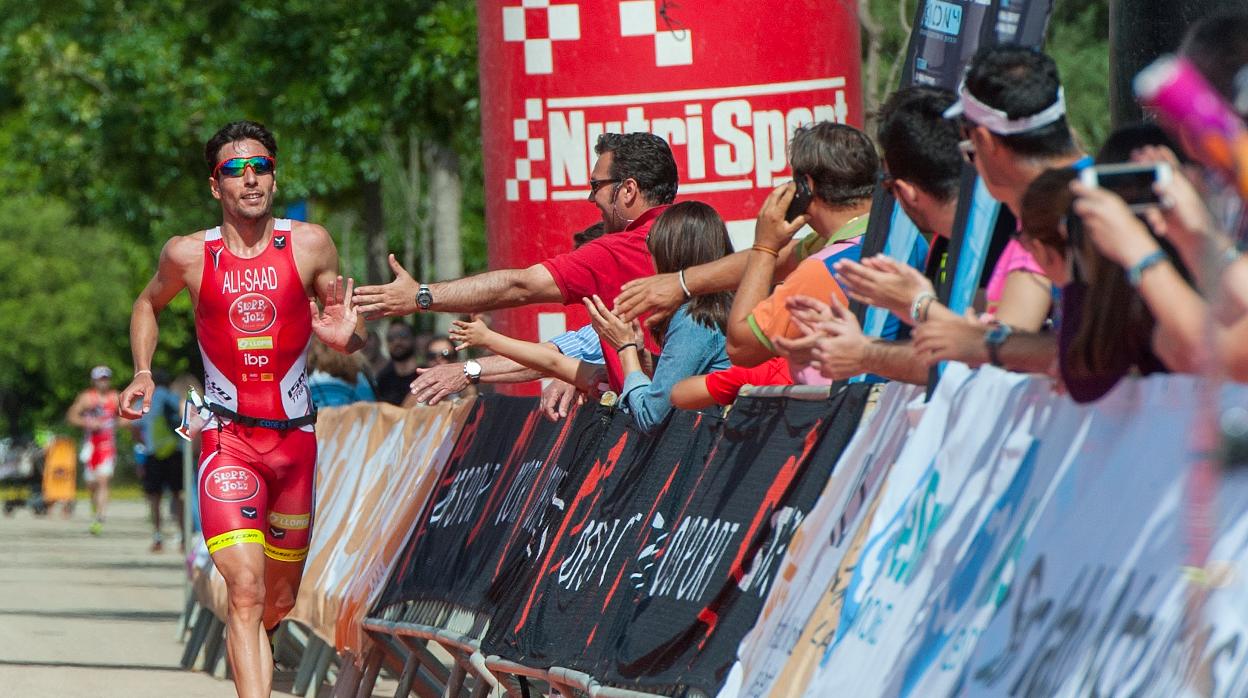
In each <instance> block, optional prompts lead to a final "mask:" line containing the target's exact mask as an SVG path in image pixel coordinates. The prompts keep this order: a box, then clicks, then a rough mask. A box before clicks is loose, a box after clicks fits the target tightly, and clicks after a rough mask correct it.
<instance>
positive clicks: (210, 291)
mask: <svg viewBox="0 0 1248 698" xmlns="http://www.w3.org/2000/svg"><path fill="white" fill-rule="evenodd" d="M204 156H205V159H206V164H207V168H208V171H209V173H210V176H209V179H208V186H209V190H210V191H211V192H212V196H213V198H215V199H217V200H218V201H220V202H221V215H222V221H221V225H219V226H217V227H214V228H212V229H210V230H201V231H199V232H195V233H192V234H190V235H185V236H179V237H174V238H172V239H170V240H169V241H168V242H167V243H166V244H165V248H164V250H162V251H161V254H160V261H159V265H158V267H157V270H156V274H155V276H154V277H153V278H152V280H151V281H150V282H148V284H147V287H146V288H144V289H143V292H142V293H140V294H139V298H138V300H136V301H135V303H134V311H133V313H132V314H131V317H130V340H131V353H132V355H133V357H134V368H135V371H134V376H135V377H134V380H133V381H131V383H130V385H129V386H127V387H126V389H125V391H123V392H122V395H121V400H120V410H121V414H122V416H123V417H127V418H130V419H135V418H138V417H139V416H141V415H142V414H143V413H146V412H147V411H148V410H149V409H151V404H152V396H153V394H154V392H155V385H154V384H153V381H152V370H151V366H152V354H153V353H154V352H155V350H156V336H157V317H158V316H159V314H160V311H161V310H162V309H164V307H165V306H166V305H168V304H169V302H170V301H171V300H173V298H174V297H175V296H177V295H178V293H180V292H181V291H182V289H184V288H185V289H187V291H188V292H189V293H190V296H191V303H192V305H193V307H194V310H195V331H196V336H197V338H198V342H199V348H200V353H201V355H202V356H203V362H204V373H205V376H204V391H205V393H206V395H205V398H206V403H207V407H206V409H208V410H209V411H210V413H211V414H210V415H208V422H207V426H206V427H205V429H204V431H203V434H202V437H203V447H202V452H201V456H200V464H199V501H200V513H201V520H202V523H203V531H204V538H205V540H206V541H207V545H208V551H209V553H210V554H211V555H212V559H213V563H214V564H215V565H216V566H217V570H218V571H220V572H221V576H222V577H224V578H225V583H226V589H227V592H228V594H229V617H228V619H227V622H226V628H227V632H228V644H227V647H228V653H229V658H230V666H231V669H232V670H233V674H234V686H235V688H236V689H237V691H238V695H239V696H267V695H269V694H270V691H271V688H272V683H273V659H272V650H271V647H270V645H269V643H268V641H267V640H266V637H265V633H266V631H269V632H271V631H272V630H273V629H275V628H276V626H277V623H278V622H279V621H280V620H281V619H282V618H283V617H284V616H285V615H286V613H287V612H289V611H290V609H291V607H293V606H294V603H295V597H296V595H297V593H298V591H299V582H300V578H301V576H302V574H303V564H304V559H305V558H306V557H307V552H308V540H309V535H310V531H311V524H312V499H313V475H314V472H315V470H314V469H315V464H316V436H315V434H314V433H313V429H312V425H313V424H314V423H315V422H316V413H315V411H314V409H313V406H312V401H311V398H310V396H309V392H308V387H307V377H306V375H305V366H304V364H305V350H306V349H307V346H308V342H309V340H310V339H311V337H312V335H315V336H316V337H317V338H318V339H320V340H321V341H322V342H324V343H325V344H326V345H327V346H330V347H332V348H334V349H336V350H338V351H341V352H344V353H349V352H353V351H356V350H357V349H359V348H360V347H362V346H363V345H364V340H365V335H364V323H363V320H362V319H360V318H359V317H358V316H357V313H356V310H355V306H354V304H353V302H352V298H351V287H352V285H353V283H352V281H351V280H350V279H348V280H347V281H346V283H345V284H344V283H343V277H341V276H339V275H338V251H337V250H336V249H335V247H334V243H333V240H332V239H331V238H330V236H329V233H327V232H326V231H325V229H324V228H322V227H321V226H319V225H314V224H310V223H304V222H300V221H291V220H287V219H275V218H274V217H273V214H272V206H273V197H274V194H276V192H277V173H276V167H277V142H276V140H275V139H274V138H273V134H271V133H270V132H269V131H268V129H266V128H265V127H264V126H262V125H260V124H258V123H255V122H251V121H236V122H233V123H230V124H228V125H226V126H225V127H224V128H222V129H221V130H220V131H218V132H217V133H216V134H215V135H214V136H213V137H212V138H211V139H209V141H208V143H207V145H206V146H205V149H204ZM317 300H319V301H320V302H321V307H320V308H318V306H317ZM140 398H141V399H142V405H141V407H140V408H138V409H136V408H135V406H134V403H135V401H136V400H139V399H140Z"/></svg>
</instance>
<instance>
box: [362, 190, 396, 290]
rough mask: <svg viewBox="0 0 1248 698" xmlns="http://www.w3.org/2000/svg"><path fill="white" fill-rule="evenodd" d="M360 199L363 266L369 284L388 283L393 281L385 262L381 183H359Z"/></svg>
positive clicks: (386, 246)
mask: <svg viewBox="0 0 1248 698" xmlns="http://www.w3.org/2000/svg"><path fill="white" fill-rule="evenodd" d="M360 197H361V199H362V201H363V208H362V210H361V211H360V214H361V219H362V222H363V224H364V225H363V228H364V249H365V250H366V251H367V252H366V256H367V257H368V260H367V262H366V263H365V265H364V269H365V273H366V274H367V275H368V283H369V284H384V283H389V282H390V281H391V280H393V279H394V272H392V271H390V265H389V264H388V263H387V262H386V256H387V255H389V254H390V245H389V241H387V240H386V223H385V220H386V219H385V216H384V215H383V211H382V198H381V182H377V181H369V180H364V181H361V182H360Z"/></svg>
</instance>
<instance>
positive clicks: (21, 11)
mask: <svg viewBox="0 0 1248 698" xmlns="http://www.w3.org/2000/svg"><path fill="white" fill-rule="evenodd" d="M0 32H3V35H4V36H5V41H4V42H0V156H3V157H4V159H5V161H6V162H8V163H12V166H11V167H10V169H9V171H8V173H7V174H9V175H10V177H9V178H8V181H7V182H6V183H5V184H0V192H4V193H6V194H9V193H11V194H15V195H18V196H19V197H20V200H21V201H23V202H25V205H22V206H12V205H11V206H6V207H5V208H4V210H3V215H4V216H5V218H4V219H3V220H2V221H0V225H3V226H4V229H5V231H6V237H5V238H4V244H5V245H6V247H5V248H4V254H5V257H6V260H25V261H24V262H22V263H21V264H19V266H17V267H13V268H12V269H10V268H9V267H7V266H6V267H5V273H4V275H3V276H2V277H0V278H3V279H4V280H5V281H6V285H11V284H7V282H8V281H9V279H11V278H16V277H14V276H10V272H12V273H17V271H21V272H22V274H23V276H22V278H23V279H28V278H44V277H45V275H46V274H50V273H51V272H50V271H49V270H47V269H43V267H42V266H41V265H42V264H43V258H44V257H45V256H51V254H50V252H51V251H52V250H60V251H61V253H62V254H63V255H66V256H69V257H73V258H74V259H76V260H79V261H81V262H82V264H81V265H80V266H78V267H72V268H73V269H76V270H77V272H78V273H80V274H82V277H81V279H80V281H81V284H88V286H89V285H90V284H106V285H108V288H109V290H108V291H107V292H103V291H102V292H101V293H100V295H98V297H97V296H88V297H87V300H92V299H94V301H95V302H94V304H92V303H87V304H86V305H85V306H83V305H81V304H78V305H70V304H69V303H70V301H71V300H75V299H76V298H75V297H73V296H72V295H63V294H59V293H58V294H57V295H55V296H46V297H44V299H43V302H42V303H41V304H40V306H39V313H36V312H34V311H33V310H26V311H22V312H24V313H25V316H24V318H23V320H22V321H21V322H20V323H17V325H18V326H20V328H21V331H20V332H18V331H17V329H16V327H14V326H10V328H9V329H10V330H12V331H13V332H14V333H16V334H15V336H19V337H20V338H21V339H22V340H23V341H21V342H6V347H5V348H4V349H0V351H3V352H4V356H6V357H8V356H10V355H12V356H15V357H16V356H22V357H26V358H24V359H22V360H21V361H17V362H16V363H14V364H12V365H13V366H14V368H13V372H11V373H9V374H6V377H5V379H4V380H2V381H0V401H3V402H4V404H6V405H12V404H18V403H20V404H22V405H24V406H25V407H24V409H25V412H24V413H23V415H22V416H21V418H20V421H21V422H22V424H23V425H29V424H30V423H31V422H32V420H33V421H43V420H47V419H53V420H54V419H55V418H56V417H57V415H59V413H60V411H62V410H63V409H64V407H65V406H66V404H67V402H66V400H67V399H68V398H69V397H72V395H73V392H74V391H75V390H76V389H77V388H78V387H80V386H81V385H82V384H83V381H82V380H81V375H80V374H81V368H82V366H84V365H85V366H88V367H89V366H90V365H92V364H93V363H100V362H109V363H113V364H114V366H115V367H116V368H119V369H124V367H126V366H128V364H129V358H128V352H127V351H124V349H125V346H126V343H127V336H126V327H127V314H128V313H127V312H124V311H128V306H129V303H128V300H129V299H131V298H133V296H134V294H136V293H137V292H138V291H139V289H140V288H141V287H142V285H143V284H144V283H146V281H147V279H148V278H149V277H150V275H151V273H152V272H153V271H154V268H155V262H156V258H157V253H158V252H159V250H160V248H161V247H162V246H163V244H164V242H165V240H167V239H168V238H169V237H170V236H172V235H178V234H185V233H189V232H191V231H193V230H196V229H202V228H205V227H208V226H211V225H213V224H215V222H216V221H217V220H219V216H220V213H219V209H218V207H217V204H216V203H215V202H214V201H213V199H212V198H211V197H210V195H209V191H208V186H207V176H208V172H207V169H206V166H205V164H204V155H203V152H202V148H203V143H204V141H205V140H207V138H208V137H209V136H210V135H211V134H212V133H213V132H214V131H215V130H216V129H217V128H218V127H220V126H221V125H222V124H224V123H226V122H228V121H231V120H235V119H240V118H249V119H254V120H257V121H261V122H264V123H265V124H267V125H268V126H269V127H270V128H271V129H272V130H273V131H274V132H275V133H276V134H277V136H278V140H279V144H280V152H279V169H278V173H279V207H280V205H281V202H283V201H284V202H290V201H294V200H297V199H302V198H312V199H313V201H314V204H315V205H314V207H313V213H314V215H315V216H316V219H317V220H320V221H334V220H338V221H349V220H352V219H353V215H352V212H358V211H359V209H360V208H361V207H362V197H361V191H362V189H363V188H364V187H367V186H368V184H369V183H370V182H373V183H375V182H377V181H378V179H379V178H380V177H381V175H382V168H381V167H380V161H381V153H382V149H381V142H382V138H383V136H386V135H387V134H390V135H393V136H397V137H401V138H407V137H409V135H413V136H414V137H417V138H420V139H422V140H424V141H428V142H437V143H439V144H442V145H443V146H444V147H450V148H454V149H456V150H458V152H459V155H460V162H461V165H462V168H463V175H464V176H467V177H470V178H475V179H469V180H467V187H466V188H467V190H468V191H469V192H471V193H470V195H469V196H468V197H466V199H467V201H466V206H467V210H465V212H464V216H463V221H464V224H463V226H462V231H461V232H462V236H463V237H464V238H467V239H468V240H469V241H470V243H469V244H467V245H466V248H467V250H468V254H467V255H466V257H465V260H466V262H467V264H468V267H469V269H479V268H480V267H481V266H483V265H484V263H485V257H484V244H483V240H484V230H483V228H484V224H483V216H482V210H483V204H482V201H481V196H480V189H481V185H480V171H481V169H480V153H479V146H477V145H476V144H477V143H478V142H479V133H480V126H479V118H480V117H479V113H478V110H477V85H476V60H477V59H476V46H477V37H476V10H475V7H474V6H473V4H471V3H463V2H457V1H454V0H381V1H380V2H374V3H366V4H359V3H355V4H348V3H326V2H320V1H317V0H288V1H286V2H278V1H277V0H257V2H252V3H246V4H234V3H219V2H208V3H200V2H186V1H185V0H161V1H159V2H157V1H155V0H134V1H127V0H109V1H107V2H105V1H103V0H65V1H64V2H56V3H28V2H21V1H20V0H0ZM15 170H16V171H15ZM19 173H20V174H23V175H25V176H22V177H20V178H18V177H14V176H13V175H15V174H19ZM44 211H46V214H43V215H48V216H51V215H53V214H55V215H56V216H59V217H60V218H58V219H57V220H59V221H61V222H62V223H63V224H64V225H63V227H64V226H68V227H65V230H66V231H77V233H80V234H81V235H82V236H85V237H90V238H92V240H93V242H92V243H91V245H89V246H84V245H79V244H69V241H70V240H73V239H75V238H74V237H73V236H69V237H67V235H68V233H61V234H58V235H54V236H52V237H51V238H48V239H51V240H59V241H60V243H61V245H60V246H59V247H56V246H50V247H49V246H47V245H43V244H37V236H35V235H34V233H31V234H30V235H23V234H22V233H21V231H24V230H25V231H33V230H40V231H42V230H43V227H41V226H43V225H45V224H47V222H48V221H47V220H44V219H39V220H36V218H37V216H36V214H37V213H39V212H44ZM354 218H355V219H358V218H359V216H358V215H355V216H354ZM393 230H395V232H396V233H397V232H398V231H397V226H395V227H394V228H393ZM331 232H335V233H339V232H340V231H333V230H331ZM96 240H98V241H101V242H99V244H100V245H104V244H105V243H104V242H102V241H104V240H108V241H111V242H109V243H108V244H107V245H106V246H105V247H97V246H95V245H96V242H95V241H96ZM339 242H340V244H341V243H342V239H341V235H339ZM383 242H385V243H387V244H389V246H390V247H391V249H396V250H397V249H401V246H402V244H403V240H401V239H399V238H398V237H397V235H396V236H395V237H394V238H392V239H390V240H388V241H383ZM365 253H366V250H365V247H364V246H363V245H360V244H356V245H354V247H353V250H352V254H353V255H354V256H355V257H357V259H356V260H354V261H353V260H346V261H347V262H348V265H347V268H348V269H352V268H354V269H361V268H362V266H363V264H362V260H363V259H364V255H365ZM105 260H106V261H107V263H108V264H113V263H117V264H120V265H121V266H120V267H119V268H117V269H113V268H111V267H107V265H106V264H105ZM12 263H14V264H17V262H12ZM59 263H60V264H62V265H64V264H68V263H67V262H59ZM23 265H24V266H23ZM70 268H71V267H64V268H63V269H62V267H58V270H62V271H64V270H65V269H70ZM106 271H107V273H105V272H106ZM66 274H68V276H66ZM66 274H60V275H56V274H52V275H50V276H46V278H47V279H49V280H52V279H55V280H56V281H57V282H58V283H62V282H63V283H70V279H69V277H70V276H72V274H70V273H69V272H66ZM81 284H77V285H73V284H71V286H72V287H73V288H81V287H82V286H81ZM114 286H117V287H118V288H120V290H121V291H122V293H121V294H120V296H119V297H124V298H126V299H127V302H125V303H124V304H122V306H116V304H115V303H113V300H115V299H114V298H113V296H112V295H111V294H112V292H113V290H115V289H114V288H113V287H114ZM66 293H68V291H67V292H66ZM185 299H186V296H185V295H183V296H181V298H180V299H179V300H178V301H176V302H175V304H174V306H173V307H172V308H171V309H170V311H167V314H166V315H165V316H164V317H162V322H161V329H162V334H161V347H162V349H161V351H162V355H158V363H160V364H161V365H163V366H166V367H168V368H172V369H175V370H177V369H180V368H183V367H185V366H186V365H187V363H188V360H190V361H193V362H195V363H197V357H196V356H195V347H194V341H193V336H192V332H191V319H190V313H189V304H188V303H187V302H186V300H185ZM77 300H81V299H77ZM106 301H107V302H106ZM5 302H6V303H10V302H11V303H12V304H13V307H14V308H16V309H21V308H25V307H26V305H25V303H26V299H24V298H19V297H14V298H12V299H6V301H5ZM52 306H56V307H52ZM5 307H6V310H7V309H9V306H8V305H6V306H5ZM116 307H121V308H122V310H123V313H122V314H121V315H120V316H118V315H116V313H115V312H114V311H115V309H116ZM58 313H59V314H61V315H63V316H64V317H65V318H68V320H69V321H70V322H69V325H68V326H65V325H63V324H62V323H61V322H60V321H59V319H58V318H60V317H61V315H57V314H58ZM87 316H91V317H92V318H96V319H98V321H99V323H100V324H92V325H91V326H90V327H91V330H92V332H90V333H84V332H78V331H77V330H75V331H73V332H70V330H71V329H72V328H74V327H77V326H78V325H84V326H85V324H84V323H86V321H87ZM9 317H10V316H6V322H8V318H9ZM92 322H95V320H94V319H93V320H92ZM75 323H77V324H75ZM7 333H8V332H6V334H7ZM26 334H30V335H32V336H22V335H26ZM87 334H90V335H91V339H90V341H86V340H85V339H84V337H85V335H87ZM61 346H72V347H73V351H74V352H79V351H81V352H83V356H82V357H79V356H77V354H75V356H74V359H73V360H72V361H69V360H66V361H62V362H59V364H60V365H58V366H57V367H56V368H55V369H54V368H47V369H46V370H45V369H40V370H39V371H35V369H34V368H32V365H33V364H32V362H36V363H38V362H48V361H50V360H51V357H52V356H55V355H57V352H49V351H47V348H48V347H61ZM175 357H176V360H175ZM66 358H68V357H66ZM22 367H25V368H22ZM61 368H65V372H61V371H60V369H61ZM118 373H119V377H124V374H125V371H124V370H120V371H119V372H118ZM14 376H16V377H14ZM23 377H24V378H23ZM23 428H25V427H23Z"/></svg>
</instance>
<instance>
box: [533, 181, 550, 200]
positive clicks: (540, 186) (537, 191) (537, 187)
mask: <svg viewBox="0 0 1248 698" xmlns="http://www.w3.org/2000/svg"><path fill="white" fill-rule="evenodd" d="M545 200H546V180H545V179H532V180H529V201H545Z"/></svg>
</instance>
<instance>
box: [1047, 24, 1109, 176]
mask: <svg viewBox="0 0 1248 698" xmlns="http://www.w3.org/2000/svg"><path fill="white" fill-rule="evenodd" d="M1046 50H1047V51H1048V52H1049V54H1050V55H1052V56H1053V60H1054V61H1056V62H1057V69H1058V72H1059V73H1060V74H1061V76H1062V85H1063V86H1064V87H1065V89H1066V103H1067V111H1068V113H1069V115H1070V125H1071V128H1073V129H1074V130H1075V133H1076V134H1078V136H1079V138H1080V140H1082V141H1083V143H1084V145H1085V146H1086V147H1087V148H1088V149H1089V152H1095V150H1096V149H1097V148H1098V147H1100V145H1101V143H1102V142H1103V141H1104V140H1105V137H1106V136H1108V135H1109V132H1110V128H1111V127H1110V122H1109V119H1110V109H1109V3H1107V2H1076V1H1075V0H1058V2H1057V3H1056V5H1055V7H1054V8H1053V19H1052V20H1051V21H1050V22H1049V37H1048V42H1047V45H1046Z"/></svg>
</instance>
